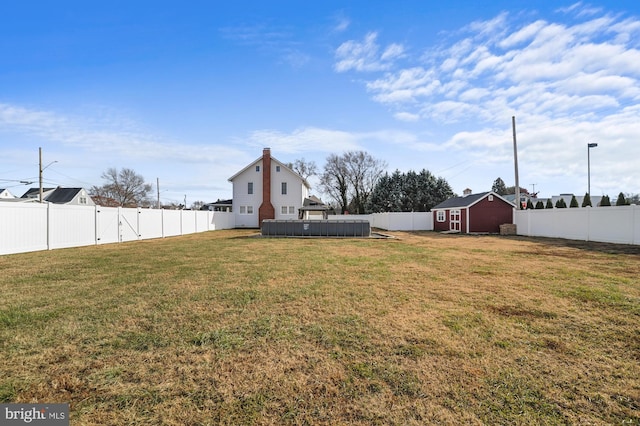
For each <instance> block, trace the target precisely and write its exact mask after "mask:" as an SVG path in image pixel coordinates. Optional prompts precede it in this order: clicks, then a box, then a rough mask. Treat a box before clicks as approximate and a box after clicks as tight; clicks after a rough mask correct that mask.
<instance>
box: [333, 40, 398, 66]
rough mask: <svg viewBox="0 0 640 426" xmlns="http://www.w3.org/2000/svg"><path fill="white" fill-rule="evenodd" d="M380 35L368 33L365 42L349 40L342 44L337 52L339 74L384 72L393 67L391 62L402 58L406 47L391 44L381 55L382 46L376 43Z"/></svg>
mask: <svg viewBox="0 0 640 426" xmlns="http://www.w3.org/2000/svg"><path fill="white" fill-rule="evenodd" d="M377 38H378V33H376V32H370V33H368V34H367V35H366V36H365V38H364V40H363V41H361V42H360V41H355V40H349V41H346V42H344V43H342V44H341V45H340V46H339V47H338V48H337V49H336V52H335V57H336V60H337V62H336V64H335V65H334V68H335V70H336V71H337V72H345V71H350V70H355V71H382V70H387V69H389V68H390V67H391V65H392V63H391V61H392V60H394V59H396V58H398V57H401V56H402V55H403V53H404V47H403V46H402V45H401V44H397V43H394V44H391V45H389V46H387V47H386V48H385V49H384V51H383V52H382V53H380V46H379V45H378V44H377V43H376V39H377Z"/></svg>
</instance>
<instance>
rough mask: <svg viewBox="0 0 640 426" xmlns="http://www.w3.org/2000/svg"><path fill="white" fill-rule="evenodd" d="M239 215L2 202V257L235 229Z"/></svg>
mask: <svg viewBox="0 0 640 426" xmlns="http://www.w3.org/2000/svg"><path fill="white" fill-rule="evenodd" d="M233 226H234V221H233V214H232V213H226V212H210V211H199V210H160V209H140V208H122V207H101V206H69V205H59V204H49V203H47V204H39V203H0V255H2V254H11V253H23V252H29V251H39V250H52V249H58V248H67V247H80V246H88V245H95V244H108V243H118V242H125V241H135V240H145V239H152V238H164V237H170V236H177V235H186V234H192V233H196V232H205V231H213V230H217V229H228V228H233Z"/></svg>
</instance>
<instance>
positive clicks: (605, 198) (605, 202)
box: [600, 195, 611, 207]
mask: <svg viewBox="0 0 640 426" xmlns="http://www.w3.org/2000/svg"><path fill="white" fill-rule="evenodd" d="M610 205H611V200H610V199H609V196H608V195H603V196H602V199H601V200H600V207H607V206H610Z"/></svg>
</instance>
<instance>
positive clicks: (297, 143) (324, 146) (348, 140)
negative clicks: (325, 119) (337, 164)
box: [247, 127, 362, 154]
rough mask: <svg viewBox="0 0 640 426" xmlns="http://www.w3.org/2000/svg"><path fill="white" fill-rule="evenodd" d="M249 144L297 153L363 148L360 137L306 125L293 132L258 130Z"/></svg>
mask: <svg viewBox="0 0 640 426" xmlns="http://www.w3.org/2000/svg"><path fill="white" fill-rule="evenodd" d="M247 142H248V143H249V144H252V145H255V146H257V147H265V146H268V147H270V148H272V149H273V150H274V152H275V151H277V152H284V153H287V154H297V153H301V152H304V151H322V152H336V151H338V152H340V151H348V150H358V149H362V148H361V146H360V145H359V140H358V137H357V136H355V135H353V134H352V133H348V132H343V131H340V130H331V129H320V128H317V127H304V128H300V129H296V130H294V131H293V132H291V133H285V132H281V131H279V130H273V129H264V130H256V131H253V132H251V133H250V134H249V136H248V138H247Z"/></svg>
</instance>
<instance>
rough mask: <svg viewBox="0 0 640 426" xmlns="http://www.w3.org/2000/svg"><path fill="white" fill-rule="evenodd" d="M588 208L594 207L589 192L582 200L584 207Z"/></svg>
mask: <svg viewBox="0 0 640 426" xmlns="http://www.w3.org/2000/svg"><path fill="white" fill-rule="evenodd" d="M587 206H589V207H593V206H592V205H591V195H590V194H589V193H588V192H586V193H585V194H584V199H583V200H582V207H587Z"/></svg>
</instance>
